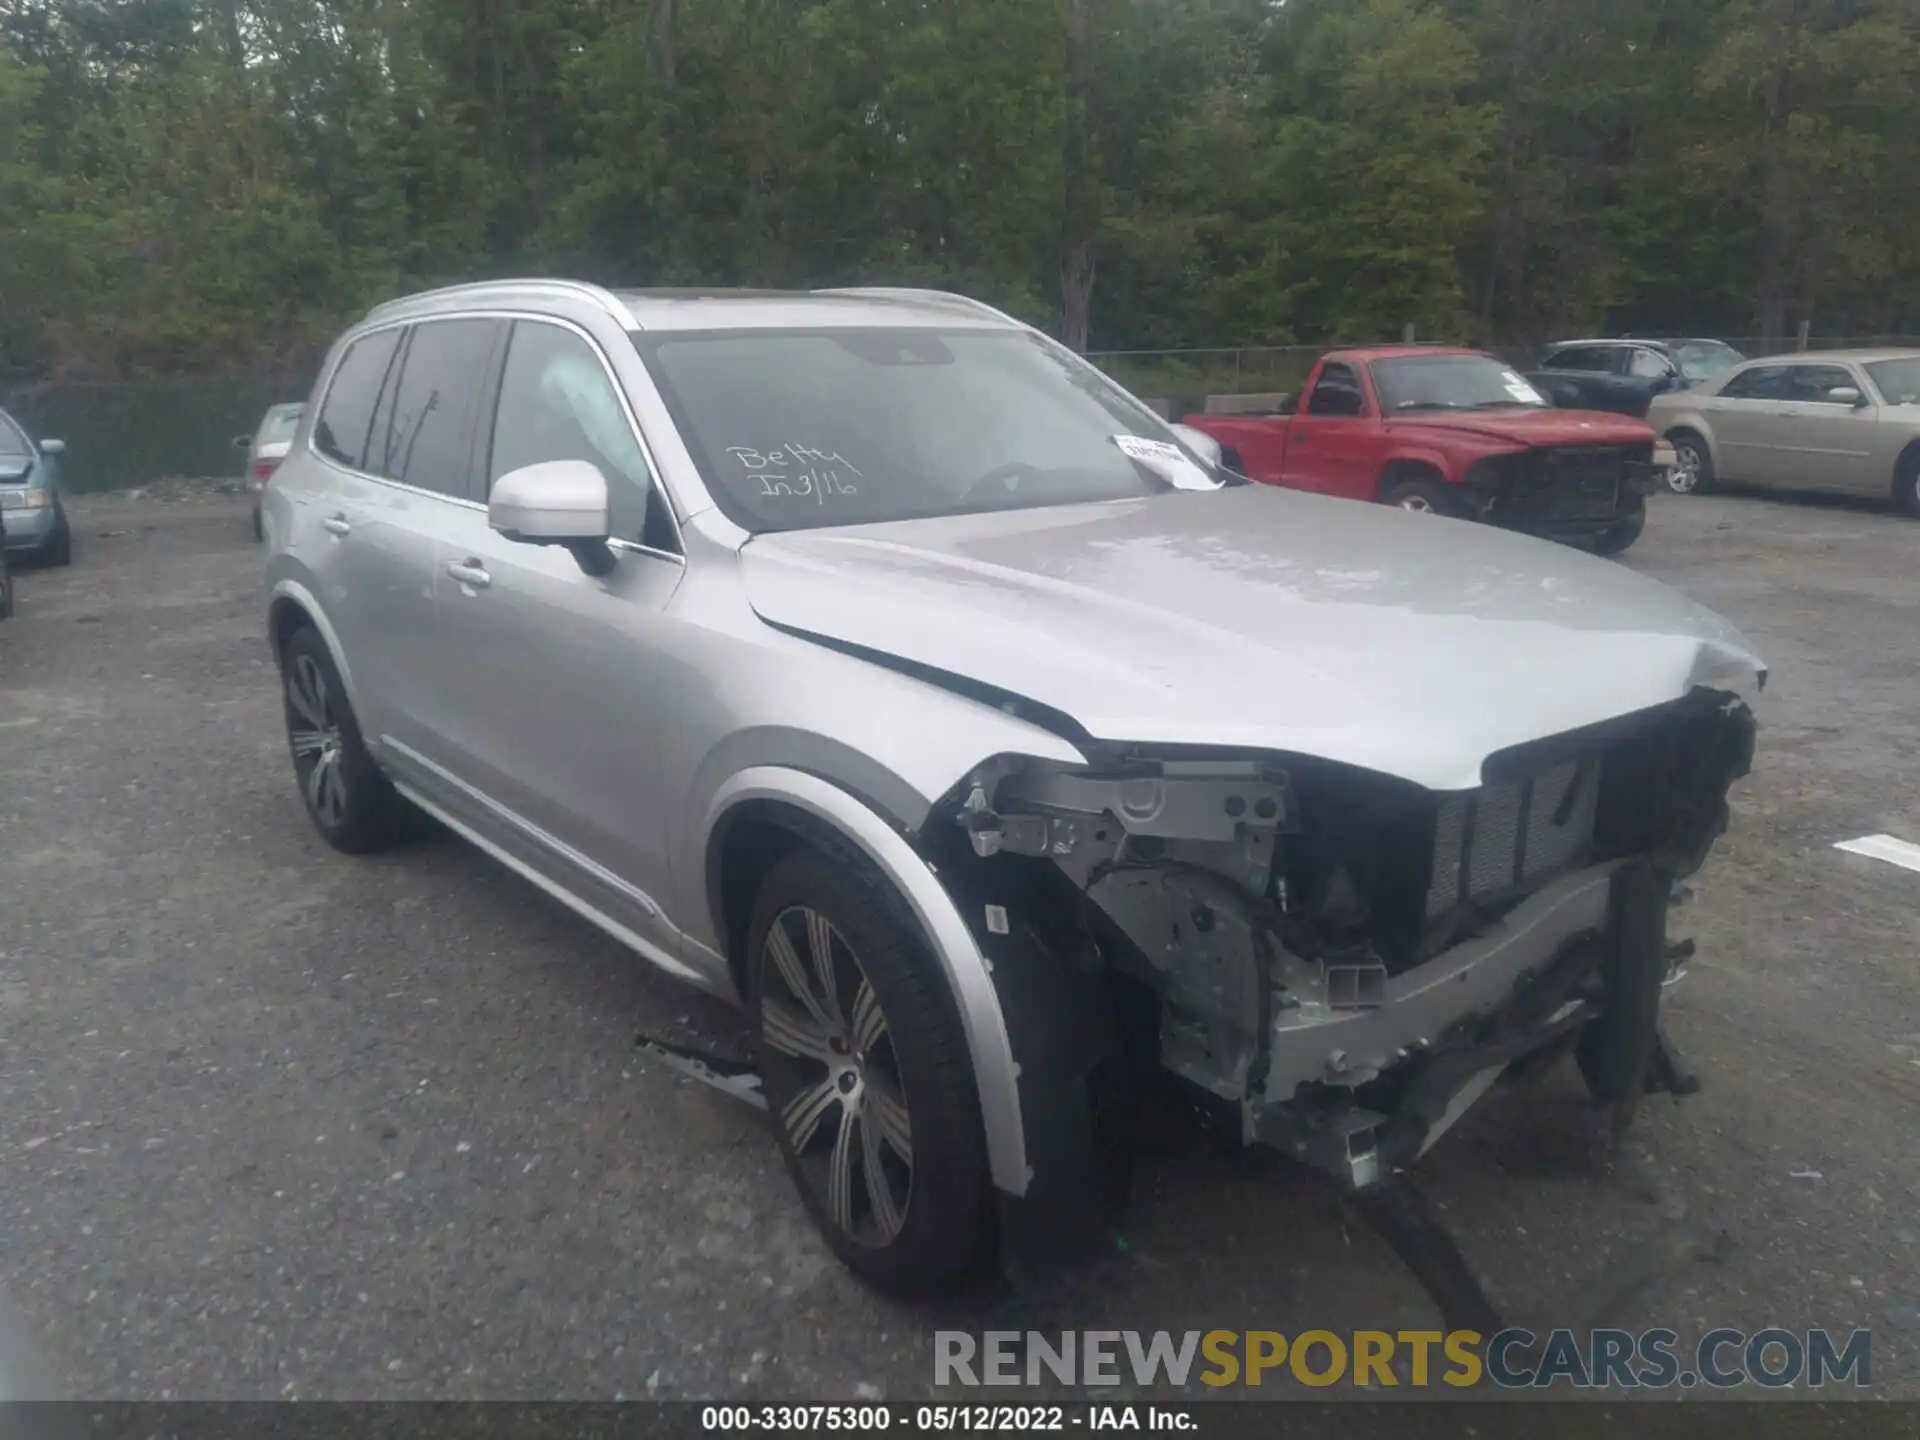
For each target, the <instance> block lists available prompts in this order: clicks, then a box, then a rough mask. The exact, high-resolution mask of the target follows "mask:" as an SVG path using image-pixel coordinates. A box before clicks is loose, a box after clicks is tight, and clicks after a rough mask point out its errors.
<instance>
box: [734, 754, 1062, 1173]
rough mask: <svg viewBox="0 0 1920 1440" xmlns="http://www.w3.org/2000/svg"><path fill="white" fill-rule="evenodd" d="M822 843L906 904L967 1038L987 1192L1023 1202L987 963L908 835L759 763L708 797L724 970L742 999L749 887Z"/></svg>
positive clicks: (848, 800)
mask: <svg viewBox="0 0 1920 1440" xmlns="http://www.w3.org/2000/svg"><path fill="white" fill-rule="evenodd" d="M810 838H811V839H814V840H827V841H830V842H831V843H833V844H836V845H839V846H844V847H849V848H851V849H852V850H853V851H854V852H855V853H857V854H858V855H859V856H860V857H861V858H862V859H864V860H865V861H866V862H867V863H869V864H871V865H872V866H873V867H874V869H875V870H876V871H877V872H878V873H879V874H880V876H881V877H882V878H883V879H885V880H886V881H887V883H888V884H889V885H891V886H892V887H893V889H894V891H895V893H897V894H898V895H899V896H900V897H901V899H902V900H903V901H904V902H905V903H906V906H907V909H908V911H909V913H910V914H911V915H912V917H913V919H914V922H915V923H916V924H917V925H918V926H919V929H920V932H921V935H922V938H923V939H924V940H925V941H926V943H927V948H928V950H929V951H930V952H931V953H932V954H933V956H934V959H935V961H936V962H937V963H938V964H939V966H940V969H941V973H942V976H943V978H944V979H945V981H946V983H947V988H948V991H949V993H950V994H951V995H952V996H953V1000H954V1006H955V1009H956V1010H957V1011H958V1012H959V1016H960V1023H961V1028H962V1030H963V1032H964V1033H965V1035H966V1041H967V1054H968V1058H969V1060H970V1062H971V1064H972V1067H973V1083H974V1089H975V1092H976V1094H977V1095H978V1097H979V1101H980V1118H981V1122H982V1125H983V1128H984V1130H985V1137H986V1144H987V1162H988V1170H989V1172H990V1174H991V1176H992V1179H993V1184H994V1188H995V1189H997V1190H1000V1191H1002V1192H1004V1193H1006V1194H1009V1195H1014V1196H1019V1195H1024V1194H1025V1193H1026V1189H1027V1183H1028V1179H1029V1174H1030V1172H1029V1169H1028V1164H1027V1153H1026V1135H1025V1127H1024V1124H1023V1122H1022V1120H1021V1114H1020V1099H1019V1092H1018V1087H1017V1083H1016V1082H1017V1076H1018V1070H1017V1067H1016V1066H1015V1064H1014V1058H1013V1045H1012V1041H1011V1038H1010V1036H1009V1033H1008V1029H1007V1020H1006V1015H1005V1014H1004V1012H1003V1011H1002V1009H1001V1005H1000V997H999V995H998V993H997V992H996V991H995V989H994V984H993V979H992V975H991V971H990V968H989V966H988V964H987V960H986V957H985V956H984V955H982V954H981V951H980V947H979V945H978V943H977V942H976V941H975V939H974V937H973V933H972V931H971V930H970V929H969V928H968V926H967V923H966V921H965V920H964V919H962V918H961V915H960V912H959V910H958V909H957V908H956V907H955V904H954V902H953V899H952V897H951V896H950V895H949V894H948V893H947V891H946V889H945V888H944V887H943V886H942V885H941V883H940V881H939V879H938V877H937V876H936V875H935V874H934V873H933V871H932V869H931V868H930V867H929V866H928V864H927V862H926V861H925V860H924V859H922V858H921V856H920V854H919V852H918V851H917V850H916V849H915V848H914V847H913V845H912V844H911V843H910V842H909V840H908V838H907V836H906V834H904V833H903V832H902V831H901V830H899V829H898V828H896V827H895V826H894V825H893V824H892V823H890V822H889V821H888V820H886V819H885V818H884V817H883V816H882V815H881V814H880V813H879V812H878V811H876V810H875V809H874V808H873V807H872V806H870V805H868V804H867V803H866V802H864V801H863V800H861V799H859V798H858V797H856V796H854V795H853V794H851V793H849V792H848V791H846V790H843V789H841V788H840V787H839V786H837V785H835V784H833V783H832V782H830V781H828V780H824V779H822V778H820V777H819V776H817V775H809V774H807V773H806V772H804V771H800V770H793V769H789V768H786V767H782V766H772V765H767V766H757V767H754V768H752V769H749V770H743V771H741V772H740V773H739V774H737V775H735V776H733V777H732V778H731V779H729V780H728V781H727V782H726V783H725V784H724V785H722V786H721V787H720V789H719V790H718V791H717V792H716V793H715V795H714V797H713V800H712V803H711V804H710V806H709V808H708V811H707V816H706V821H705V824H704V826H703V833H702V837H701V854H702V855H703V856H704V857H705V866H706V875H705V883H706V894H707V900H708V904H709V907H710V909H711V913H712V915H713V917H714V921H715V925H716V933H717V935H718V937H719V939H720V941H721V945H722V949H723V952H724V954H725V957H726V961H727V965H728V968H729V971H730V972H731V974H732V976H733V980H734V983H735V985H736V987H737V988H738V989H739V991H740V993H741V994H742V995H744V994H745V993H746V985H745V983H744V981H745V973H744V963H745V960H746V956H745V954H744V944H743V940H744V935H743V932H744V929H745V925H744V921H743V920H742V919H741V918H740V916H741V915H742V914H743V913H744V911H743V910H741V909H734V910H731V911H730V910H729V908H728V907H729V906H736V907H744V906H749V905H751V903H752V902H751V894H752V892H751V889H750V887H749V884H748V881H749V879H750V877H751V876H752V875H754V874H758V873H764V872H763V871H762V870H761V868H760V866H761V862H763V861H766V860H767V859H768V858H769V857H770V856H777V855H778V854H780V853H782V851H783V849H784V847H787V846H790V845H794V844H804V843H807V842H808V840H809V839H810Z"/></svg>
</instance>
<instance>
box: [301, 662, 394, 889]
mask: <svg viewBox="0 0 1920 1440" xmlns="http://www.w3.org/2000/svg"><path fill="white" fill-rule="evenodd" d="M280 669H281V677H282V682H283V692H284V694H283V699H284V702H285V709H286V717H287V748H288V749H289V750H290V751H292V753H293V773H294V778H295V779H296V780H297V781H298V782H299V785H300V798H301V800H302V801H304V802H305V804H306V807H307V816H308V818H310V819H311V820H312V821H313V825H314V828H315V829H316V830H318V831H319V832H320V838H321V839H323V840H325V841H326V842H327V843H328V844H329V845H331V846H333V848H334V849H336V850H340V851H344V852H345V853H346V854H349V855H364V854H368V853H370V852H372V851H375V850H385V849H387V848H389V847H390V846H393V845H395V844H397V843H399V842H400V841H401V840H403V839H405V838H407V834H408V831H409V821H410V820H411V818H412V807H411V806H409V805H408V804H407V802H406V801H405V800H404V799H402V798H401V796H400V794H399V792H398V791H396V790H395V789H394V788H393V786H392V785H391V784H389V783H388V781H387V777H386V776H384V775H382V774H381V773H380V767H379V766H378V765H376V764H375V763H374V760H373V756H372V755H370V754H368V753H367V747H366V742H365V741H364V740H363V739H362V738H361V735H360V726H359V723H358V722H357V721H356V720H355V719H354V715H353V707H352V706H351V705H349V704H348V703H347V689H346V686H345V685H344V684H343V683H342V682H341V679H340V672H339V670H338V669H336V668H335V666H334V663H333V656H332V655H330V654H329V653H328V652H327V646H326V642H325V641H323V640H322V639H321V638H320V635H319V633H318V632H317V631H315V630H314V629H312V628H311V627H303V628H301V629H299V630H296V631H295V632H294V633H293V635H292V636H291V637H290V638H289V639H288V640H287V643H286V645H285V646H284V647H282V649H281V652H280Z"/></svg>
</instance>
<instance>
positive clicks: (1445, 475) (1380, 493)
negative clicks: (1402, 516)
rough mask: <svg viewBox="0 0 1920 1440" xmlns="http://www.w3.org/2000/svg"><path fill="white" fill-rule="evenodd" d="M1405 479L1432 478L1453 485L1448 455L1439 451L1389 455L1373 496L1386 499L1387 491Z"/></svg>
mask: <svg viewBox="0 0 1920 1440" xmlns="http://www.w3.org/2000/svg"><path fill="white" fill-rule="evenodd" d="M1404 480H1430V481H1434V482H1436V483H1438V484H1441V485H1451V484H1452V483H1454V477H1453V474H1452V471H1451V467H1449V465H1448V464H1447V461H1446V457H1444V456H1443V455H1441V454H1440V453H1439V452H1438V451H1425V450H1415V451H1405V452H1402V453H1399V454H1395V455H1392V456H1389V457H1388V458H1387V460H1386V463H1384V464H1383V465H1381V467H1380V478H1379V480H1378V481H1377V482H1375V484H1374V488H1373V498H1374V499H1375V500H1385V499H1386V498H1387V492H1388V491H1389V490H1391V489H1392V488H1393V487H1394V486H1395V485H1398V484H1400V483H1401V482H1402V481H1404Z"/></svg>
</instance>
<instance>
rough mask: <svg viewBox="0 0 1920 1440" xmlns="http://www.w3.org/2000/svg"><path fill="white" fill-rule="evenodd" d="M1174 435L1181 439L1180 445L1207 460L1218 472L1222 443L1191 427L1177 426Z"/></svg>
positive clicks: (1174, 428)
mask: <svg viewBox="0 0 1920 1440" xmlns="http://www.w3.org/2000/svg"><path fill="white" fill-rule="evenodd" d="M1173 433H1174V434H1175V435H1178V436H1179V437H1180V443H1181V444H1183V445H1185V446H1186V447H1187V448H1188V449H1189V450H1191V451H1193V453H1194V454H1196V455H1198V456H1199V457H1200V458H1201V459H1203V460H1205V461H1206V462H1207V464H1209V465H1211V466H1213V467H1214V468H1215V469H1216V470H1217V469H1219V468H1220V462H1221V456H1222V452H1221V449H1220V442H1219V441H1218V440H1216V439H1214V438H1213V436H1211V435H1209V434H1207V432H1206V431H1204V430H1196V429H1194V428H1193V426H1191V425H1175V426H1174V427H1173Z"/></svg>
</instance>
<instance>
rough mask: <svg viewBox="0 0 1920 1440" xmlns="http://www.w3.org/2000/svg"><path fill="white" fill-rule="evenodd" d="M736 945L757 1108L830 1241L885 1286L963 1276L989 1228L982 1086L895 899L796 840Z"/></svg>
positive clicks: (863, 1275) (851, 861) (846, 860)
mask: <svg viewBox="0 0 1920 1440" xmlns="http://www.w3.org/2000/svg"><path fill="white" fill-rule="evenodd" d="M748 946H749V948H748V951H747V955H748V965H747V974H748V995H749V1001H750V1005H751V1013H752V1016H753V1022H754V1029H755V1033H756V1034H757V1035H758V1037H759V1041H758V1045H759V1051H760V1073H761V1076H762V1084H763V1086H764V1088H765V1093H766V1097H767V1115H768V1118H769V1121H770V1123H771V1125H772V1127H773V1133H774V1138H775V1141H776V1143H778V1145H779V1146H780V1153H781V1155H782V1157H783V1158H784V1159H785V1161H786V1164H787V1172H788V1174H790V1175H791V1176H792V1177H793V1181H794V1184H795V1185H796V1186H797V1187H798V1188H799V1191H800V1198H801V1200H802V1202H803V1203H804V1204H805V1205H806V1208H807V1212H808V1214H810V1215H811V1216H812V1217H813V1221H814V1224H815V1225H817V1226H818V1227H819V1228H820V1232H821V1234H822V1235H823V1236H824V1237H825V1238H826V1241H827V1244H828V1245H829V1246H830V1247H831V1248H832V1250H833V1252H834V1253H835V1254H836V1255H837V1256H839V1257H840V1260H841V1262H842V1263H843V1264H844V1265H846V1267H847V1268H848V1269H849V1270H851V1271H853V1273H854V1274H855V1275H857V1276H859V1277H860V1279H862V1280H864V1281H866V1282H867V1283H868V1284H869V1285H871V1286H873V1287H874V1288H875V1289H877V1290H881V1291H884V1292H886V1293H888V1294H893V1295H903V1296H905V1295H924V1294H928V1293H930V1292H933V1291H937V1290H940V1289H943V1288H945V1287H948V1286H951V1285H953V1284H955V1283H957V1282H960V1281H962V1280H965V1279H967V1278H969V1277H970V1276H971V1275H973V1274H974V1273H975V1272H976V1271H978V1270H979V1269H980V1267H981V1266H982V1264H983V1263H984V1261H985V1259H986V1257H987V1255H988V1254H989V1253H990V1250H989V1247H990V1242H991V1241H992V1239H993V1201H992V1187H991V1184H990V1181H989V1179H988V1173H987V1158H986V1138H985V1134H984V1131H983V1129H982V1126H981V1122H980V1104H979V1097H978V1095H977V1093H976V1091H975V1088H974V1079H973V1069H972V1065H971V1063H970V1061H969V1059H968V1055H967V1045H966V1036H965V1034H964V1032H963V1031H962V1029H961V1026H960V1017H959V1013H958V1011H957V1010H956V1009H955V1007H954V1003H953V998H952V996H951V994H950V993H949V992H948V990H947V985H946V981H945V980H944V979H943V978H942V976H941V974H940V972H939V969H938V967H937V966H936V965H935V963H934V960H933V957H932V956H931V955H929V954H928V953H927V948H926V944H925V942H924V941H923V940H922V939H921V937H920V934H919V932H918V929H917V927H916V926H915V925H914V924H913V922H912V920H911V919H910V918H909V917H908V915H907V914H906V911H905V908H904V906H903V905H902V904H901V903H900V901H899V898H898V897H897V896H896V895H895V894H894V893H893V891H892V890H891V889H890V888H889V887H888V886H886V885H885V884H884V883H883V882H881V881H880V880H879V879H878V878H877V877H874V876H873V875H872V874H871V872H870V871H869V870H867V868H866V867H865V865H864V864H863V863H862V862H860V861H859V860H857V859H855V858H854V857H852V856H848V855H838V854H836V855H832V856H829V855H827V854H824V853H823V852H822V851H820V850H817V849H814V848H811V847H807V846H803V847H801V848H799V849H796V850H793V851H790V852H789V853H788V854H787V855H786V856H785V857H783V858H782V859H780V860H779V861H777V862H775V864H774V865H773V867H772V868H771V869H770V870H769V871H768V873H767V876H766V879H765V880H764V881H763V882H762V883H761V886H760V890H759V893H758V895H757V896H756V897H755V899H754V905H753V918H752V921H751V924H750V926H749V928H748ZM822 957H825V958H824V962H823V959H822ZM823 976H824V977H827V979H825V980H823V978H822V977H823ZM829 983H830V986H831V998H830V999H829V998H828V990H829Z"/></svg>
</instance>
